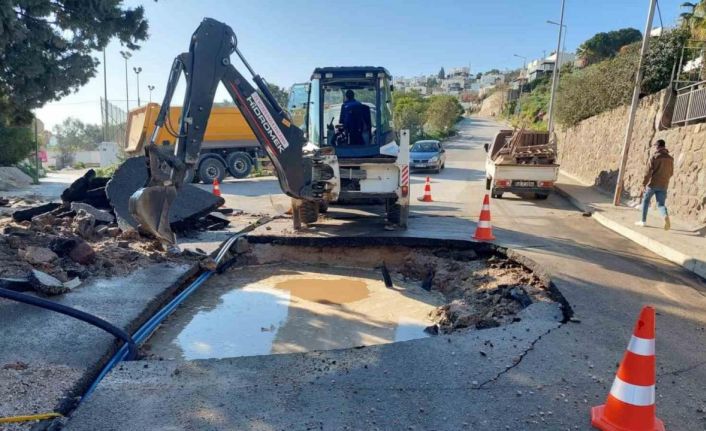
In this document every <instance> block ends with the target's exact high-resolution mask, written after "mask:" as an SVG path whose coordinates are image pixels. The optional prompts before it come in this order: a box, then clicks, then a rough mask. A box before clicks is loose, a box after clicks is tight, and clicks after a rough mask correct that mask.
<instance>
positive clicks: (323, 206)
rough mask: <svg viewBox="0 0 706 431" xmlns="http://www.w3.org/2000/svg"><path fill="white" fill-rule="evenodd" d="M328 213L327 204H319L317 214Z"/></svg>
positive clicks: (322, 202) (324, 202) (323, 202)
mask: <svg viewBox="0 0 706 431" xmlns="http://www.w3.org/2000/svg"><path fill="white" fill-rule="evenodd" d="M327 212H328V202H326V201H321V202H319V214H326V213H327Z"/></svg>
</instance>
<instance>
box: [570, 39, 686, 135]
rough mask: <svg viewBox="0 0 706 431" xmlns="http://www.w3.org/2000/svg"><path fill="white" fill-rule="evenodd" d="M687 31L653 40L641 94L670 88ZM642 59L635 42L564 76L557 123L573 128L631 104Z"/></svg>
mask: <svg viewBox="0 0 706 431" xmlns="http://www.w3.org/2000/svg"><path fill="white" fill-rule="evenodd" d="M688 35H689V32H688V29H684V28H680V29H675V30H671V31H665V32H664V33H663V34H662V35H661V36H660V37H653V38H651V41H650V42H651V43H650V48H649V50H648V51H647V54H646V55H645V61H644V65H643V72H644V76H643V80H642V84H641V92H642V94H651V93H655V92H657V91H660V90H662V89H664V88H666V87H667V86H668V85H669V81H670V77H671V73H672V66H673V65H674V62H675V61H676V60H678V58H679V55H680V53H681V47H682V45H683V44H684V42H685V41H686V39H687V38H688ZM639 56H640V43H639V42H637V43H634V44H632V45H630V46H628V47H626V48H625V49H623V50H622V52H621V53H620V54H619V55H617V56H616V57H614V58H611V59H609V60H605V61H601V62H599V63H596V64H593V65H591V66H588V67H586V68H584V69H582V70H580V71H577V72H574V73H571V74H567V75H562V79H561V83H560V87H559V93H558V100H557V120H558V121H559V122H560V123H562V124H566V125H574V124H576V123H578V122H579V121H581V120H584V119H586V118H589V117H592V116H594V115H597V114H600V113H601V112H605V111H608V110H610V109H613V108H617V107H618V106H620V105H625V104H628V103H629V102H630V98H631V96H632V92H633V82H634V79H635V72H636V70H637V64H638V60H639Z"/></svg>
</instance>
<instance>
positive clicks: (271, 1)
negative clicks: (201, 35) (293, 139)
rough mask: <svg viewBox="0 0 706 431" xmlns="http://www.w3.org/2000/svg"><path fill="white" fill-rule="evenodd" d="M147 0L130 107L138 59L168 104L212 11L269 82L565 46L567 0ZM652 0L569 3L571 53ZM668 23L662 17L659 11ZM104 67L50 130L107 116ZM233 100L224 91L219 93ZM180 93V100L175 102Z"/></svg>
mask: <svg viewBox="0 0 706 431" xmlns="http://www.w3.org/2000/svg"><path fill="white" fill-rule="evenodd" d="M682 2H683V0H660V2H659V3H660V6H661V11H662V19H663V22H664V24H665V26H671V25H673V24H674V22H675V20H676V18H677V16H678V15H679V13H680V12H682V10H680V9H679V4H681V3H682ZM125 3H126V4H127V5H136V4H143V5H144V6H145V10H146V17H147V18H148V20H149V23H150V31H149V32H150V38H149V39H148V40H147V41H145V42H144V43H143V44H142V48H141V49H140V50H139V51H136V52H134V53H133V57H132V58H131V59H130V61H129V63H128V66H129V68H130V72H129V91H130V107H131V108H133V107H135V106H136V103H137V100H136V82H135V74H134V73H133V72H132V67H133V66H140V67H142V69H143V71H142V73H141V74H140V96H141V99H142V103H143V104H144V103H145V102H146V100H147V98H148V91H147V85H150V84H151V85H154V86H155V87H156V89H155V91H154V92H153V93H152V99H153V101H158V102H159V101H160V100H161V98H162V96H163V93H162V92H163V89H164V87H165V84H166V80H167V76H168V73H169V67H170V65H171V62H172V60H173V58H174V57H175V56H176V55H177V54H179V53H180V52H182V51H185V50H187V49H188V46H189V37H190V36H191V33H193V31H194V30H195V29H196V27H197V26H198V24H199V22H200V21H201V19H202V18H203V17H205V16H208V17H211V18H215V19H218V20H220V21H223V22H225V23H227V24H229V25H230V26H231V27H233V29H234V30H235V33H236V35H237V36H238V45H239V48H240V50H241V52H242V53H243V54H244V55H245V56H246V58H247V59H248V61H249V62H250V64H251V65H252V66H253V68H254V69H255V70H256V71H257V72H258V73H260V74H261V75H262V76H263V77H265V78H266V79H267V80H268V81H269V82H271V83H275V84H278V85H280V86H287V87H288V86H290V85H291V84H293V83H295V82H301V81H306V80H307V79H308V78H309V76H310V74H311V71H312V70H313V69H314V67H316V66H334V65H376V66H377V65H380V66H385V67H387V68H388V70H390V72H391V73H392V74H393V75H403V76H414V75H420V74H430V73H436V72H437V71H438V70H439V68H440V67H441V66H444V67H445V68H450V67H454V66H468V65H470V66H471V69H472V71H473V72H474V73H476V72H482V71H485V70H489V69H492V68H499V69H506V68H518V67H521V65H522V60H521V59H519V58H516V57H513V54H518V55H522V56H526V57H528V58H529V59H533V58H538V57H541V56H542V53H543V51H546V52H547V53H548V52H550V51H552V50H554V49H555V47H556V37H557V27H556V26H553V25H550V24H547V23H546V20H548V19H551V20H555V21H558V20H559V12H560V5H561V0H535V1H534V2H528V1H524V0H492V1H486V0H465V1H460V0H459V1H452V0H435V1H431V0H427V1H420V0H406V1H404V0H388V1H385V0H377V1H375V0H356V1H337V0H310V1H304V0H289V1H287V0H259V1H244V0H198V1H195V0H160V1H158V2H153V1H151V0H148V1H126V2H125ZM648 3H649V2H648V0H566V15H565V23H566V24H567V25H568V38H567V42H566V47H567V50H569V51H573V50H575V49H576V47H577V46H578V45H579V44H581V42H583V41H584V40H586V39H587V38H589V37H591V36H592V35H593V34H595V33H597V32H600V31H609V30H615V29H619V28H623V27H635V28H638V29H640V30H642V29H643V28H644V25H645V20H646V17H647V7H648ZM655 25H656V26H659V18H657V17H656V18H655ZM120 50H121V46H120V44H119V43H117V42H113V43H111V44H110V46H109V47H108V49H107V68H108V73H107V78H108V99H109V100H111V101H112V102H113V103H115V104H116V105H118V106H120V107H122V108H124V106H125V64H124V62H123V59H122V58H121V57H120V55H119V51H120ZM102 71H103V68H102V65H101V66H100V67H99V72H98V74H97V76H96V77H95V78H93V79H92V80H91V81H90V82H89V83H88V84H87V85H86V86H84V87H82V88H81V89H80V90H79V91H78V92H77V93H75V94H72V95H70V96H67V97H65V98H63V99H62V100H60V101H58V102H52V103H50V104H47V105H46V106H45V107H43V108H41V109H40V110H39V111H38V115H39V118H40V119H41V120H43V121H44V122H45V124H46V125H47V126H48V127H49V128H51V127H52V126H53V125H54V124H57V123H59V122H61V121H62V120H63V119H64V118H66V117H68V116H74V117H77V118H80V119H81V120H83V121H85V122H91V123H100V121H101V120H100V105H99V97H101V96H102V94H103V73H102ZM224 97H225V94H223V93H219V94H218V95H217V99H218V100H220V99H222V98H224ZM180 99H181V97H175V101H177V100H180Z"/></svg>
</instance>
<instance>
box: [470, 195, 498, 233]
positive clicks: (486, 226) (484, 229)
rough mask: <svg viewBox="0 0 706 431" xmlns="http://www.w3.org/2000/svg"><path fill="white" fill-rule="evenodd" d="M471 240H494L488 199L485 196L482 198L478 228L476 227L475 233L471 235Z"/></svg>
mask: <svg viewBox="0 0 706 431" xmlns="http://www.w3.org/2000/svg"><path fill="white" fill-rule="evenodd" d="M473 239H477V240H479V241H492V240H494V239H495V236H494V235H493V227H492V226H491V225H490V198H489V197H488V195H487V194H486V195H485V198H483V208H482V209H481V210H480V217H478V226H477V227H476V233H474V234H473Z"/></svg>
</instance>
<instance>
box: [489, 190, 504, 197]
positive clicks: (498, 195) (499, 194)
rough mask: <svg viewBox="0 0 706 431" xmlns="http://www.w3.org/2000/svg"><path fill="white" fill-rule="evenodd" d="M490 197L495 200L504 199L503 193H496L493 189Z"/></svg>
mask: <svg viewBox="0 0 706 431" xmlns="http://www.w3.org/2000/svg"><path fill="white" fill-rule="evenodd" d="M490 196H492V198H493V199H502V198H503V192H498V191H495V189H493V190H491V191H490Z"/></svg>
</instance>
